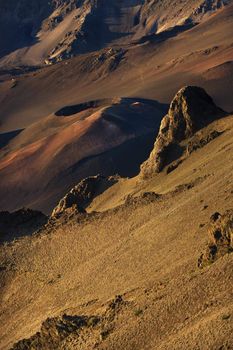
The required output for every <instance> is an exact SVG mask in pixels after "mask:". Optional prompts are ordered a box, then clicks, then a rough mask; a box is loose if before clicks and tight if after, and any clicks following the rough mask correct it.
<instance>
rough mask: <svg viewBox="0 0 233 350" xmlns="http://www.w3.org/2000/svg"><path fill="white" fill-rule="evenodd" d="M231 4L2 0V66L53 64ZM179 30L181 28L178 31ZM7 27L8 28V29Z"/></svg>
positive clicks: (188, 21)
mask: <svg viewBox="0 0 233 350" xmlns="http://www.w3.org/2000/svg"><path fill="white" fill-rule="evenodd" d="M230 3H231V0H211V1H209V0H208V1H206V0H205V1H203V0H192V1H189V3H188V4H185V3H184V1H180V0H179V1H176V4H175V5H176V6H174V5H173V1H171V0H166V1H163V2H161V1H144V0H125V1H120V2H119V1H117V0H114V1H106V0H68V1H64V0H63V1H62V0H52V1H50V2H48V1H45V0H40V1H28V0H26V1H25V0H24V1H23V0H20V1H15V0H11V1H7V2H5V1H1V2H0V13H1V15H0V29H1V31H5V32H6V36H3V37H2V38H1V41H0V58H1V57H2V60H1V61H2V62H1V61H0V64H4V65H5V64H10V65H12V64H14V65H17V64H21V65H22V64H23V65H25V64H26V65H27V64H29V65H38V64H42V63H46V64H52V63H55V62H59V61H61V60H64V59H67V58H71V57H74V56H75V55H77V54H80V53H84V52H90V51H94V50H99V49H101V48H103V47H105V46H106V44H108V45H111V44H117V43H119V42H121V43H122V42H125V43H129V42H130V41H132V40H137V39H139V38H141V37H143V36H145V35H150V34H156V33H161V32H164V31H167V30H168V29H171V28H174V27H176V26H178V27H180V29H181V30H182V29H184V30H185V29H186V25H187V27H189V26H192V25H195V24H196V23H198V22H200V21H201V20H203V19H204V18H205V17H206V16H209V15H211V14H212V13H214V12H216V11H218V10H220V9H221V8H223V7H224V6H226V5H228V4H230ZM182 26H183V27H182ZM6 28H7V30H6Z"/></svg>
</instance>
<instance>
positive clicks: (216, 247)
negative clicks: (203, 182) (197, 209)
mask: <svg viewBox="0 0 233 350" xmlns="http://www.w3.org/2000/svg"><path fill="white" fill-rule="evenodd" d="M209 234H210V237H211V241H210V243H209V244H208V247H207V249H206V251H205V252H204V253H202V254H201V256H200V258H199V259H198V267H200V268H203V267H205V266H208V265H210V264H211V263H213V262H214V261H216V260H217V259H218V258H220V257H221V256H224V255H225V254H229V253H231V252H233V210H230V211H227V212H226V213H225V214H224V215H221V214H219V213H218V212H216V213H214V214H213V215H212V216H211V218H210V227H209Z"/></svg>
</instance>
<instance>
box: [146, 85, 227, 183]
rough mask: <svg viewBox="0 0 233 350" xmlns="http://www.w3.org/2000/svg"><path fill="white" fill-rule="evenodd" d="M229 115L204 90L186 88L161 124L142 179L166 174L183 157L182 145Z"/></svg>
mask: <svg viewBox="0 0 233 350" xmlns="http://www.w3.org/2000/svg"><path fill="white" fill-rule="evenodd" d="M225 115H226V112H224V111H223V110H222V109H220V108H219V107H217V106H216V105H215V104H214V102H213V100H212V99H211V97H210V96H209V95H208V94H207V93H206V92H205V91H204V90H203V89H201V88H199V87H195V86H186V87H184V88H182V89H181V90H180V91H179V92H178V93H177V95H176V96H175V97H174V99H173V101H172V103H171V105H170V108H169V111H168V114H167V115H166V116H165V117H164V118H163V120H162V122H161V125H160V130H159V133H158V136H157V138H156V141H155V145H154V149H153V151H152V152H151V154H150V158H149V159H148V160H147V161H146V162H145V163H144V164H143V165H142V166H141V175H142V176H143V177H147V176H150V175H153V173H155V172H160V171H162V170H163V168H164V167H165V166H166V165H167V164H169V163H171V161H172V160H176V158H179V157H181V155H182V154H183V152H184V151H183V149H182V145H181V141H183V140H185V139H187V138H190V137H192V136H193V135H194V134H195V133H196V132H197V131H198V130H199V129H201V128H203V127H204V126H206V125H208V124H209V123H210V122H211V121H213V120H215V119H217V118H221V117H223V116H225ZM176 164H177V163H176Z"/></svg>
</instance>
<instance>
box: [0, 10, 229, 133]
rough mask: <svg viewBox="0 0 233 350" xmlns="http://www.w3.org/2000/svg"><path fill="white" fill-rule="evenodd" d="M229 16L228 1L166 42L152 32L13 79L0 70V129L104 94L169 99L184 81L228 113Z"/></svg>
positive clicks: (23, 124)
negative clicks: (144, 37) (141, 40)
mask: <svg viewBox="0 0 233 350" xmlns="http://www.w3.org/2000/svg"><path fill="white" fill-rule="evenodd" d="M232 19H233V6H232V5H230V6H228V7H226V8H224V9H223V10H221V11H218V12H217V13H216V14H214V15H212V16H210V17H209V19H208V20H206V21H204V22H203V23H201V24H199V25H197V26H195V27H194V28H192V29H190V30H188V31H186V32H183V33H180V34H177V35H176V36H174V35H173V37H169V38H166V40H162V41H161V39H159V40H157V39H158V38H157V36H155V38H154V37H153V38H151V39H148V40H147V41H146V42H144V43H143V44H140V45H139V44H135V45H132V46H130V48H128V49H127V50H123V51H122V50H120V49H119V48H118V49H117V50H116V49H112V50H109V49H105V50H102V51H101V52H96V53H89V54H85V55H80V56H78V57H75V58H73V59H71V60H69V61H66V62H61V63H59V64H56V65H53V66H50V67H46V68H44V69H40V70H37V71H34V72H31V73H30V72H29V73H27V74H25V75H20V76H19V75H15V76H14V79H15V80H14V81H12V80H11V79H12V76H11V71H5V73H4V72H3V71H2V73H1V77H0V79H1V80H2V82H0V101H1V110H0V122H1V125H0V130H1V132H4V131H12V130H16V129H22V128H24V127H26V126H28V125H30V124H31V123H33V122H35V121H38V120H39V119H40V118H43V117H44V116H46V115H49V114H50V113H53V112H54V111H56V110H58V109H59V108H62V107H63V106H65V105H71V104H79V103H82V102H84V101H89V100H98V99H103V98H106V97H108V98H113V97H115V96H133V97H139V96H140V97H144V98H149V99H155V100H158V101H161V102H165V103H170V100H171V98H172V97H173V96H174V93H175V92H176V91H178V90H179V89H180V87H181V86H184V85H198V86H202V87H204V88H205V89H206V90H207V91H208V93H209V94H211V96H213V97H214V98H215V100H216V102H217V103H218V105H219V106H221V107H222V108H223V109H225V110H227V111H231V110H233V105H232V98H231V87H232V84H233V80H232V77H233V74H232V72H233V65H232V61H233V47H232V40H231V38H232V35H233V28H232ZM156 38H157V39H156ZM19 73H20V71H18V72H17V71H16V72H15V74H19Z"/></svg>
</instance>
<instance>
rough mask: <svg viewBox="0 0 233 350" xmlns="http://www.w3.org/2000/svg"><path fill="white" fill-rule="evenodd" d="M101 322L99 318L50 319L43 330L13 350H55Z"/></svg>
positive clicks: (65, 316)
mask: <svg viewBox="0 0 233 350" xmlns="http://www.w3.org/2000/svg"><path fill="white" fill-rule="evenodd" d="M99 321H100V319H99V317H97V316H90V317H87V316H68V315H66V314H64V315H63V316H61V317H54V318H48V319H47V320H46V321H44V322H43V323H42V326H41V329H40V331H39V332H37V333H36V334H35V335H33V336H32V337H31V338H29V339H23V340H21V341H19V342H18V343H16V344H15V345H14V346H13V347H12V350H32V349H41V350H54V349H58V347H59V345H61V343H62V341H63V340H64V339H66V338H67V337H69V336H70V335H72V334H76V333H77V332H79V331H81V329H82V328H84V327H95V326H96V325H97V324H98V322H99Z"/></svg>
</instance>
